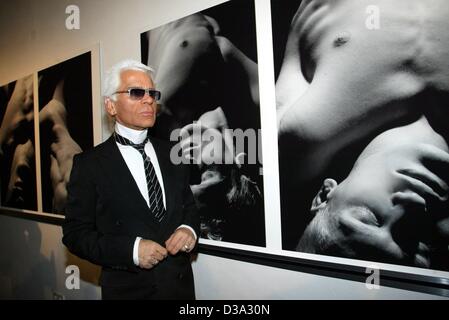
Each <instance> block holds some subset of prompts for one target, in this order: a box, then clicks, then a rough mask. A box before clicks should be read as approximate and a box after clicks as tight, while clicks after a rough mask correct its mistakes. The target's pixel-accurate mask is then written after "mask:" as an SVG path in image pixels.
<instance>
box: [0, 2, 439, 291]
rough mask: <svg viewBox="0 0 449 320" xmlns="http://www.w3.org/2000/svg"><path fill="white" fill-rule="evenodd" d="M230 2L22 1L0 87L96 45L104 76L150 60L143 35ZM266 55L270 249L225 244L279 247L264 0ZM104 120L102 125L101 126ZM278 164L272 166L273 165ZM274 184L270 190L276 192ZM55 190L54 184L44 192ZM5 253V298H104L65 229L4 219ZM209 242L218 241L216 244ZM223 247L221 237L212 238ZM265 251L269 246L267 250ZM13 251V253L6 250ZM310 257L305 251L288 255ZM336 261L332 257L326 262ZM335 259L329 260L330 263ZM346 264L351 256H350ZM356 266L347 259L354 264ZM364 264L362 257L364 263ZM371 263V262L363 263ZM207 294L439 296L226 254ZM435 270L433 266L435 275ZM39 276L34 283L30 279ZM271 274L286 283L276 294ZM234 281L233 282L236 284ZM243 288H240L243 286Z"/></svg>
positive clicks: (1, 55)
mask: <svg viewBox="0 0 449 320" xmlns="http://www.w3.org/2000/svg"><path fill="white" fill-rule="evenodd" d="M222 2H225V1H222V0H220V1H212V0H197V1H184V0H170V1H159V0H147V1H145V0H132V1H126V2H123V1H107V0H97V1H87V0H86V1H57V0H42V1H31V0H20V1H16V2H9V3H8V2H2V3H1V4H0V12H1V13H0V15H1V19H0V30H1V31H0V48H1V49H0V85H4V84H7V83H9V82H11V81H15V80H17V79H20V78H21V77H24V76H26V75H29V74H30V73H34V72H37V71H40V70H44V69H45V68H48V67H49V66H52V65H55V64H57V63H60V62H62V61H65V60H67V59H69V58H72V57H74V56H76V55H78V54H81V53H84V52H87V51H91V50H94V51H98V55H97V57H98V60H97V61H94V60H95V59H94V60H93V61H92V68H93V69H94V70H96V72H98V74H99V75H100V74H101V73H102V72H103V70H105V69H107V68H109V67H110V66H111V65H113V64H114V63H115V62H117V61H119V60H121V59H124V58H134V59H136V60H140V59H141V43H140V40H141V39H140V34H141V33H142V32H145V31H147V30H151V29H153V28H155V27H158V26H161V25H163V24H165V23H168V22H170V21H173V20H176V19H179V18H181V17H184V16H186V15H189V14H192V13H195V12H198V11H200V10H204V9H207V8H209V7H212V6H214V5H217V4H220V3H222ZM71 4H75V5H77V6H78V7H79V9H80V17H81V20H80V29H79V30H68V29H67V28H66V19H67V17H68V14H66V12H65V10H66V7H67V6H68V5H71ZM255 9H256V10H255V11H256V14H255V17H256V23H257V28H258V32H257V46H258V48H257V49H258V50H257V61H258V63H259V65H263V66H264V67H263V68H259V89H260V109H261V126H262V129H263V133H262V152H263V160H264V161H263V165H264V177H263V178H264V182H263V183H264V186H265V191H267V190H269V192H265V199H264V204H265V208H264V209H265V213H267V212H268V213H269V214H266V216H265V231H266V246H265V247H264V248H262V249H260V248H259V249H256V248H251V247H247V246H238V245H235V244H231V243H223V244H220V245H221V246H223V247H228V248H235V249H247V250H254V251H256V252H267V253H279V252H281V253H282V252H283V251H282V239H281V238H282V237H281V228H280V225H281V223H280V206H279V203H280V200H279V186H278V185H279V182H278V181H279V177H278V171H277V169H276V168H277V167H278V159H277V135H276V123H275V121H272V119H275V118H276V112H275V92H274V66H273V53H272V52H273V50H272V39H271V16H270V1H269V0H256V1H255ZM99 80H100V79H99V78H95V77H94V78H93V79H92V82H93V84H92V85H93V90H94V91H95V92H96V93H97V94H96V95H95V96H94V97H96V99H94V101H93V102H92V108H93V109H94V110H97V111H94V112H97V115H98V117H100V118H101V119H100V121H99V122H98V123H99V125H96V126H95V127H94V131H95V132H94V136H95V137H97V141H96V143H98V142H100V141H99V140H105V139H106V138H107V137H108V135H109V133H110V127H109V123H108V121H107V120H106V119H105V118H104V113H103V110H102V106H101V99H100V98H99V95H98V93H99V92H100V81H99ZM94 123H95V122H94ZM267 168H271V170H267ZM266 186H269V188H266ZM42 192H45V190H42ZM0 234H1V235H2V239H1V245H0V248H1V252H2V255H1V256H2V258H1V261H0V288H1V292H0V297H1V298H38V299H41V298H42V299H54V298H61V297H63V298H66V299H98V298H100V290H99V287H98V285H97V284H98V276H99V268H98V267H96V266H93V265H91V264H89V263H87V262H85V261H82V260H80V259H78V258H77V257H74V256H73V255H71V254H70V253H68V251H67V250H66V249H65V247H64V246H63V245H62V243H61V241H60V240H61V237H62V232H61V228H60V227H59V226H57V225H54V224H49V223H43V222H35V221H33V220H32V219H28V218H26V217H17V216H16V217H8V216H0ZM206 243H209V242H206ZM212 244H213V242H212ZM264 250H265V251H264ZM3 252H6V253H7V254H3ZM285 254H286V255H289V256H296V257H301V255H300V254H298V253H296V254H292V253H285ZM324 260H326V259H324ZM328 260H329V259H328ZM343 262H346V261H343ZM346 263H347V262H346ZM73 264H74V265H77V266H79V267H80V270H81V279H82V282H81V288H80V289H79V290H68V289H67V288H66V286H65V280H66V277H67V274H66V273H65V270H66V266H68V265H73ZM354 264H357V261H356V262H354ZM360 265H361V266H365V264H363V263H362V264H360ZM193 267H194V272H195V284H196V290H197V298H198V299H335V298H337V299H391V298H395V299H415V298H416V299H427V298H429V299H434V298H440V297H439V296H435V295H429V294H423V293H419V292H414V291H407V290H401V289H396V288H391V287H380V289H377V290H368V289H367V287H366V286H365V283H363V282H356V281H349V280H343V279H336V278H332V277H325V276H319V275H313V274H307V273H302V272H298V271H291V270H285V269H282V268H275V267H268V266H262V265H258V264H254V263H248V262H242V261H238V260H234V259H225V258H220V257H216V256H213V255H208V254H202V253H200V254H199V255H198V257H197V259H196V261H195V262H194V263H193ZM429 274H431V272H430V273H429ZM30 279H33V280H30ZM267 279H272V281H270V282H273V283H276V285H274V286H273V287H272V288H271V289H270V290H267ZM230 283H231V284H232V286H230V285H229V284H230ZM236 284H238V285H236Z"/></svg>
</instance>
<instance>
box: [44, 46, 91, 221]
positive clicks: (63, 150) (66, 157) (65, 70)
mask: <svg viewBox="0 0 449 320" xmlns="http://www.w3.org/2000/svg"><path fill="white" fill-rule="evenodd" d="M38 78H39V128H40V161H41V175H42V179H41V180H42V181H41V184H42V207H43V211H44V212H47V213H54V214H61V215H63V214H64V209H65V203H66V198H67V191H66V184H67V182H68V181H69V178H70V172H71V169H72V161H73V156H74V155H75V154H77V153H80V152H81V151H82V150H86V149H89V148H91V147H93V144H94V143H93V123H92V79H91V78H92V76H91V52H87V53H84V54H82V55H79V56H77V57H74V58H72V59H69V60H66V61H64V62H62V63H59V64H57V65H54V66H52V67H49V68H47V69H45V70H42V71H40V72H39V73H38Z"/></svg>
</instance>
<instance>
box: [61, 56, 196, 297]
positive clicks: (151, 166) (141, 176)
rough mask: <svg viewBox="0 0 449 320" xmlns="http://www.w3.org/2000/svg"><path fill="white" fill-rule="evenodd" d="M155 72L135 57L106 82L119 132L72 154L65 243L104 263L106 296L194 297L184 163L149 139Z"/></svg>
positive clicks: (191, 208) (192, 224)
mask: <svg viewBox="0 0 449 320" xmlns="http://www.w3.org/2000/svg"><path fill="white" fill-rule="evenodd" d="M151 72H152V69H151V68H149V67H147V66H145V65H143V64H141V63H139V62H137V61H133V60H125V61H122V62H120V63H118V64H116V65H114V66H113V67H112V68H111V70H110V72H109V73H108V74H107V76H106V79H105V107H106V111H107V113H108V114H109V115H110V116H112V117H114V118H115V121H116V124H115V132H114V133H113V135H112V136H111V137H110V138H109V139H108V140H107V141H105V142H104V143H102V144H100V145H99V146H97V147H96V148H94V150H92V151H88V152H84V153H82V154H80V155H77V156H75V158H74V160H73V169H72V173H71V176H70V181H69V184H68V188H67V189H68V199H67V206H66V220H65V223H64V225H63V231H64V237H63V242H64V244H65V245H66V246H67V247H68V248H69V250H70V251H72V252H73V253H74V254H76V255H78V256H80V257H82V258H85V259H88V260H89V261H91V262H93V263H95V264H99V265H101V266H102V267H103V268H102V276H101V286H102V296H103V299H194V297H195V294H194V283H193V273H192V269H191V265H190V259H189V254H188V253H189V252H190V251H191V250H192V249H193V248H194V246H195V244H196V239H197V234H198V232H199V218H198V215H197V209H196V207H195V203H194V200H193V196H192V192H191V190H190V187H189V170H188V168H187V167H185V166H182V165H178V166H175V165H174V164H173V163H172V162H171V161H170V157H169V155H170V145H169V144H166V143H165V142H163V141H161V140H158V139H154V138H149V137H148V136H147V130H148V128H150V127H152V126H153V125H154V123H155V120H156V113H157V104H156V101H157V100H158V99H159V98H160V96H161V93H160V92H159V91H157V90H156V89H155V85H154V83H153V80H152V77H151Z"/></svg>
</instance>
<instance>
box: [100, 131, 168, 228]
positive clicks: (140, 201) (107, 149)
mask: <svg viewBox="0 0 449 320" xmlns="http://www.w3.org/2000/svg"><path fill="white" fill-rule="evenodd" d="M100 155H101V157H100V158H101V160H102V161H101V162H102V166H103V168H104V169H105V170H106V171H107V173H108V177H109V179H110V181H111V184H112V190H114V191H119V192H120V196H121V198H122V199H123V200H124V201H126V203H127V204H128V205H129V206H130V208H132V210H131V211H132V214H137V215H139V216H140V217H141V218H142V219H143V220H144V221H145V222H147V223H150V224H151V225H152V226H153V227H155V226H158V223H157V222H156V220H155V219H151V217H152V216H153V215H152V213H151V212H150V209H149V208H148V204H147V202H146V201H145V199H144V198H143V197H142V194H141V193H140V190H139V187H138V186H137V184H136V181H135V180H134V178H133V176H132V174H131V172H130V171H129V168H128V166H127V165H126V162H125V160H124V159H123V157H122V154H121V153H120V150H119V149H118V147H117V145H116V142H115V139H114V137H113V136H111V137H110V138H109V139H108V140H107V141H106V142H105V143H104V148H102V152H101V153H100ZM164 183H165V181H164Z"/></svg>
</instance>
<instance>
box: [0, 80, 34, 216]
mask: <svg viewBox="0 0 449 320" xmlns="http://www.w3.org/2000/svg"><path fill="white" fill-rule="evenodd" d="M0 121H1V125H0V171H1V172H0V192H1V194H0V197H1V198H0V199H1V201H0V204H1V206H3V207H9V208H14V209H27V210H37V198H36V196H37V193H36V164H35V163H36V161H35V152H34V150H35V140H34V103H33V75H29V76H26V77H23V78H21V79H19V80H17V81H13V82H11V83H9V84H6V85H4V86H2V87H0Z"/></svg>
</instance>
